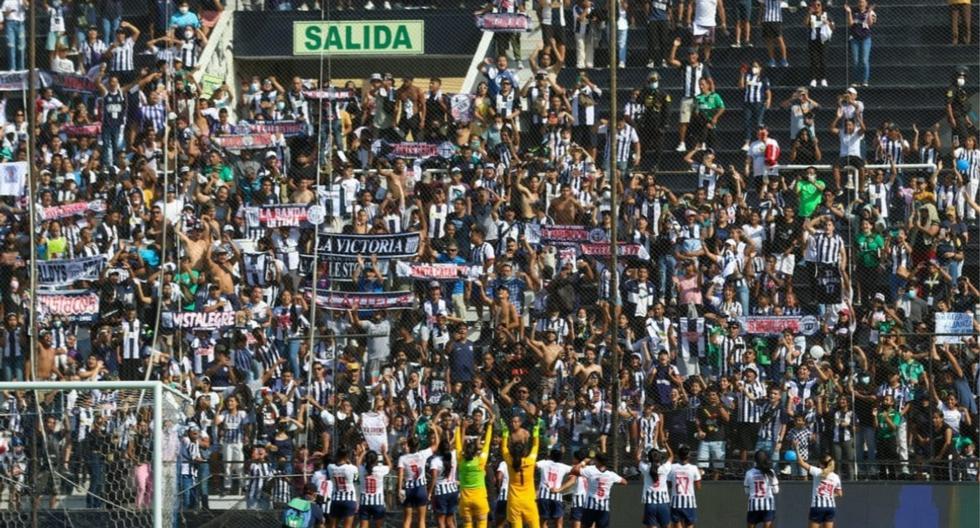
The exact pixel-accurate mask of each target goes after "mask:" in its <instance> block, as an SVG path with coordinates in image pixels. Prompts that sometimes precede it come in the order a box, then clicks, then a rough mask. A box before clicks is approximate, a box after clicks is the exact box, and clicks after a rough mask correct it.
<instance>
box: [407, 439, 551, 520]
mask: <svg viewBox="0 0 980 528" xmlns="http://www.w3.org/2000/svg"><path fill="white" fill-rule="evenodd" d="M502 429H503V441H502V442H501V449H502V450H503V456H504V462H506V463H507V469H508V472H509V473H510V478H509V482H508V483H507V522H508V523H509V524H510V526H511V528H522V527H523V526H527V527H529V528H539V526H540V520H539V518H538V505H537V502H536V501H535V497H534V469H535V467H536V466H535V461H536V460H537V459H538V446H539V445H540V443H541V436H540V435H541V420H538V421H537V423H535V424H534V431H533V432H532V433H531V448H530V450H528V447H527V443H514V444H511V442H510V430H509V429H507V428H506V427H503V428H502ZM406 528H407V527H406Z"/></svg>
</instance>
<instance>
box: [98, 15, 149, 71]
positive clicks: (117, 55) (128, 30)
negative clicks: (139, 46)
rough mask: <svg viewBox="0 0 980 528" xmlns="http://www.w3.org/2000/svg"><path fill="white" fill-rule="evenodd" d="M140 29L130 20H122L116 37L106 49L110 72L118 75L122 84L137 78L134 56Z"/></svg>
mask: <svg viewBox="0 0 980 528" xmlns="http://www.w3.org/2000/svg"><path fill="white" fill-rule="evenodd" d="M140 34H141V33H140V30H139V28H137V27H136V26H134V25H132V24H130V23H129V22H125V21H123V22H121V23H120V25H119V29H117V30H116V39H115V40H114V41H113V42H112V44H111V45H110V46H109V49H108V50H106V54H105V58H106V59H107V60H108V61H109V68H108V70H109V72H110V73H111V74H113V75H115V76H117V77H119V81H120V82H121V83H122V84H124V85H125V84H129V83H131V82H133V81H134V80H136V67H135V65H134V64H133V56H134V55H135V54H136V41H137V40H139V38H140Z"/></svg>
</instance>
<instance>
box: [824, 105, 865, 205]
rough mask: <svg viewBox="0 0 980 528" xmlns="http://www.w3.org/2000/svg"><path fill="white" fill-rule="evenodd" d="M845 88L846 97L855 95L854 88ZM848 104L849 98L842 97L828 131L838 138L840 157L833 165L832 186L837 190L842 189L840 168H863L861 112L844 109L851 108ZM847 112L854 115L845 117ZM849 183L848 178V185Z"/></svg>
mask: <svg viewBox="0 0 980 528" xmlns="http://www.w3.org/2000/svg"><path fill="white" fill-rule="evenodd" d="M847 90H848V97H849V96H851V95H853V96H855V97H856V96H857V90H855V89H854V88H848V89H847ZM850 104H851V103H850V102H849V99H847V98H845V99H843V100H842V101H841V105H840V106H838V108H837V116H836V117H835V118H834V121H833V122H832V123H831V124H830V133H831V134H834V135H836V136H838V137H839V138H840V150H839V152H840V154H839V156H840V157H839V158H838V159H837V164H836V165H834V188H835V189H836V190H838V191H840V190H841V189H842V187H841V171H842V170H848V169H847V168H848V167H853V168H855V169H857V170H858V171H863V170H864V149H862V142H863V141H864V119H863V116H862V113H859V112H857V111H852V112H847V111H846V109H848V108H853V107H852V106H849V105H850ZM848 113H851V114H853V115H854V117H853V118H848V117H846V116H847V114H848ZM842 119H843V120H844V126H843V128H842V127H840V122H841V120H842ZM851 183H852V182H850V179H849V185H850V184H851Z"/></svg>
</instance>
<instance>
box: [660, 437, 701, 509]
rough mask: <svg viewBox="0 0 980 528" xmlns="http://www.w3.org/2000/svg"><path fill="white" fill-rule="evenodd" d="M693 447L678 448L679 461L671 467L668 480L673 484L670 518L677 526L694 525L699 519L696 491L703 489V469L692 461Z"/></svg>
mask: <svg viewBox="0 0 980 528" xmlns="http://www.w3.org/2000/svg"><path fill="white" fill-rule="evenodd" d="M690 459H691V448H690V447H688V446H686V445H685V446H681V447H680V448H678V450H677V460H679V462H678V463H676V464H674V465H673V467H671V468H670V474H669V475H668V476H667V480H668V481H669V482H671V483H672V484H673V487H672V488H671V490H670V520H671V522H673V523H674V526H675V527H682V526H694V524H695V523H696V522H697V521H698V502H697V498H696V497H695V492H696V491H698V490H700V489H701V470H700V469H699V468H698V467H697V466H696V465H694V464H691V463H690Z"/></svg>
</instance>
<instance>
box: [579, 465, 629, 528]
mask: <svg viewBox="0 0 980 528" xmlns="http://www.w3.org/2000/svg"><path fill="white" fill-rule="evenodd" d="M572 475H578V476H579V477H581V478H584V479H585V480H586V482H587V483H588V488H589V492H588V497H587V498H586V500H585V511H584V512H583V515H582V528H607V527H608V526H609V495H610V493H612V487H613V485H615V484H622V485H624V486H625V485H626V483H627V482H626V479H624V478H623V477H620V476H619V475H617V474H616V472H614V471H613V470H611V469H609V468H608V467H607V461H606V455H605V454H603V453H599V454H597V455H596V456H595V460H583V461H581V462H579V463H578V464H576V465H575V467H574V468H572Z"/></svg>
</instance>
